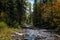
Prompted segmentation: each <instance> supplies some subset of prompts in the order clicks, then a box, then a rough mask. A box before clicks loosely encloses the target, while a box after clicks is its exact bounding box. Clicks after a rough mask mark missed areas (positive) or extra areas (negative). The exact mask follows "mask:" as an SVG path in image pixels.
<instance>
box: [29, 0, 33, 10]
mask: <svg viewBox="0 0 60 40" xmlns="http://www.w3.org/2000/svg"><path fill="white" fill-rule="evenodd" d="M29 2H30V3H31V7H32V8H31V11H33V3H34V0H29Z"/></svg>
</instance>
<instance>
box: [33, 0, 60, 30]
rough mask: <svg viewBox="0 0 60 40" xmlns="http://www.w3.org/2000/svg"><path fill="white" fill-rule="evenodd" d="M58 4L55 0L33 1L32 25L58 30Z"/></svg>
mask: <svg viewBox="0 0 60 40" xmlns="http://www.w3.org/2000/svg"><path fill="white" fill-rule="evenodd" d="M59 6H60V2H58V1H57V0H42V1H41V0H35V3H34V11H33V25H34V26H36V27H39V28H49V29H57V30H60V7H59Z"/></svg>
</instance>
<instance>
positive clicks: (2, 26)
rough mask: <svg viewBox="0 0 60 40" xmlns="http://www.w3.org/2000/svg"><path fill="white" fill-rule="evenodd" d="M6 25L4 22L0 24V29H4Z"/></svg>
mask: <svg viewBox="0 0 60 40" xmlns="http://www.w3.org/2000/svg"><path fill="white" fill-rule="evenodd" d="M7 26H8V25H7V24H6V23H5V22H0V29H1V28H6V27H7Z"/></svg>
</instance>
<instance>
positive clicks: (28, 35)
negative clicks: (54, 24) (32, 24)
mask: <svg viewBox="0 0 60 40" xmlns="http://www.w3.org/2000/svg"><path fill="white" fill-rule="evenodd" d="M11 38H12V40H60V37H59V35H56V34H54V33H53V32H50V31H49V30H46V29H39V30H37V29H22V30H20V31H18V32H15V33H13V34H12V35H11Z"/></svg>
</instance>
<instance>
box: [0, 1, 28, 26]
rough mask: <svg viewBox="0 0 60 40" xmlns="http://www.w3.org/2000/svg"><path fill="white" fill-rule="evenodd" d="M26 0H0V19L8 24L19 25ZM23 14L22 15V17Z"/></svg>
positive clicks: (22, 18)
mask: <svg viewBox="0 0 60 40" xmlns="http://www.w3.org/2000/svg"><path fill="white" fill-rule="evenodd" d="M26 1H27V0H0V21H4V22H6V23H7V24H8V25H9V26H16V25H15V24H18V25H21V22H22V20H24V18H25V12H26V6H27V4H26ZM23 16H24V17H23Z"/></svg>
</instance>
